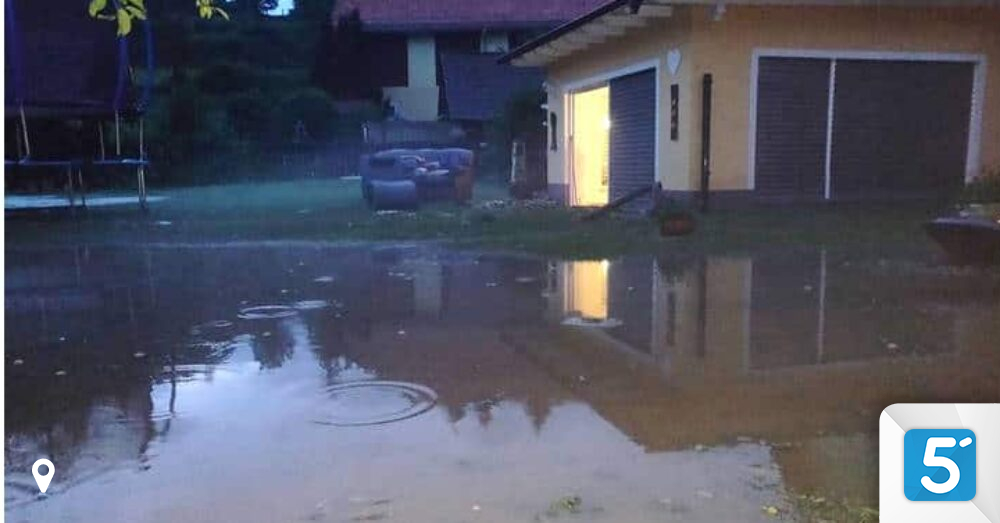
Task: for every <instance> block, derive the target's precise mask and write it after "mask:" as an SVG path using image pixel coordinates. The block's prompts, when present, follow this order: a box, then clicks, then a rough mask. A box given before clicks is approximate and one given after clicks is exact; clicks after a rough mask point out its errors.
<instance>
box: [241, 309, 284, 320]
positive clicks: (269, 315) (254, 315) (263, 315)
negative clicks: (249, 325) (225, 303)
mask: <svg viewBox="0 0 1000 523" xmlns="http://www.w3.org/2000/svg"><path fill="white" fill-rule="evenodd" d="M296 314H297V311H296V310H295V309H294V308H293V307H288V306H285V305H259V306H257V307H247V308H246V309H242V310H240V312H239V314H237V316H239V317H240V318H242V319H244V320H273V319H278V318H287V317H289V316H295V315H296Z"/></svg>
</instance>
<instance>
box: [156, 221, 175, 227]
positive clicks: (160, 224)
mask: <svg viewBox="0 0 1000 523" xmlns="http://www.w3.org/2000/svg"><path fill="white" fill-rule="evenodd" d="M173 224H174V222H172V221H170V220H160V221H158V222H156V225H159V226H160V227H170V226H171V225H173Z"/></svg>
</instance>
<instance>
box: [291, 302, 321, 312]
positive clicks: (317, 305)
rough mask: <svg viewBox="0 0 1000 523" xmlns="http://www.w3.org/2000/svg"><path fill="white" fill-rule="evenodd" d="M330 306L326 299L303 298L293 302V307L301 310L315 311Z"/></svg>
mask: <svg viewBox="0 0 1000 523" xmlns="http://www.w3.org/2000/svg"><path fill="white" fill-rule="evenodd" d="M329 306H330V303H329V302H328V301H326V300H302V301H297V302H295V303H293V304H292V307H294V308H295V309H297V310H300V311H313V310H316V309H325V308H327V307H329Z"/></svg>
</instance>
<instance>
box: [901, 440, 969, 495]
mask: <svg viewBox="0 0 1000 523" xmlns="http://www.w3.org/2000/svg"><path fill="white" fill-rule="evenodd" d="M903 490H904V493H905V494H906V497H907V499H909V500H911V501H969V500H971V499H972V498H974V497H975V496H976V447H975V434H973V433H972V431H971V430H966V429H947V430H942V429H914V430H911V431H908V432H907V433H906V435H905V436H904V437H903Z"/></svg>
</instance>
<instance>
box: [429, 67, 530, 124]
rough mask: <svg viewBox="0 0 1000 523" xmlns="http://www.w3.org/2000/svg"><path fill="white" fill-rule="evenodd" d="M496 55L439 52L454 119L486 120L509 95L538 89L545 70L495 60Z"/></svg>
mask: <svg viewBox="0 0 1000 523" xmlns="http://www.w3.org/2000/svg"><path fill="white" fill-rule="evenodd" d="M498 57H499V55H498V54H465V53H445V54H442V55H441V71H442V76H443V78H444V82H443V86H442V88H443V90H444V97H445V104H446V106H447V108H448V116H449V117H450V118H451V119H453V120H476V121H485V120H489V119H492V118H494V117H496V115H497V114H498V113H499V112H500V111H501V110H502V109H503V108H504V105H505V104H506V103H507V101H508V100H509V99H510V97H511V96H513V95H515V94H518V93H521V92H524V91H529V90H533V89H541V87H542V81H543V80H544V73H543V71H542V70H541V69H540V68H536V67H514V66H511V65H507V64H500V63H497V58H498Z"/></svg>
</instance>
